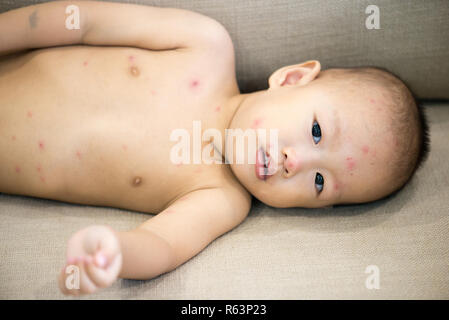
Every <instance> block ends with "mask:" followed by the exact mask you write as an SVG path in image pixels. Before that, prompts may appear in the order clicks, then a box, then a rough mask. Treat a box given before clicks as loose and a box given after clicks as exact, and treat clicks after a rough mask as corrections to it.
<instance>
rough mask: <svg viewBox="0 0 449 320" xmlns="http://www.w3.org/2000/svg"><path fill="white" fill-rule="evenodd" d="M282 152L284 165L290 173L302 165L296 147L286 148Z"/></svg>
mask: <svg viewBox="0 0 449 320" xmlns="http://www.w3.org/2000/svg"><path fill="white" fill-rule="evenodd" d="M282 153H283V154H284V167H285V169H287V171H288V173H294V172H297V171H298V170H299V169H300V167H301V163H300V160H299V158H298V156H297V155H296V152H295V149H293V148H285V149H284V150H283V151H282Z"/></svg>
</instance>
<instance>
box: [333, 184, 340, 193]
mask: <svg viewBox="0 0 449 320" xmlns="http://www.w3.org/2000/svg"><path fill="white" fill-rule="evenodd" d="M338 189H340V185H339V184H338V183H335V184H334V190H335V191H337V190H338Z"/></svg>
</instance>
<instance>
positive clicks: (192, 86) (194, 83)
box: [189, 80, 200, 89]
mask: <svg viewBox="0 0 449 320" xmlns="http://www.w3.org/2000/svg"><path fill="white" fill-rule="evenodd" d="M199 85H200V82H199V81H198V80H192V81H190V85H189V86H190V89H196V88H198V86H199Z"/></svg>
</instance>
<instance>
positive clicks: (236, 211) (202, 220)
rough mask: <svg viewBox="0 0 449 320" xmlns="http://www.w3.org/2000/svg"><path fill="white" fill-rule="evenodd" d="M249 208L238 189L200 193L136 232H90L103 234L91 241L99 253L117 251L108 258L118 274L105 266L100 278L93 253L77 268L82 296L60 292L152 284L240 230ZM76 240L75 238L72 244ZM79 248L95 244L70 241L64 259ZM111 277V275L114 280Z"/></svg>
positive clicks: (161, 214)
mask: <svg viewBox="0 0 449 320" xmlns="http://www.w3.org/2000/svg"><path fill="white" fill-rule="evenodd" d="M250 206H251V198H250V196H249V195H247V194H246V193H241V191H240V190H239V189H237V188H209V189H201V190H196V191H194V192H191V193H189V194H187V195H185V196H183V197H182V198H181V199H179V200H177V201H176V202H174V203H173V204H172V205H170V206H169V207H168V208H167V209H165V210H163V211H162V212H161V213H159V214H158V215H156V216H154V217H153V218H151V219H149V220H148V221H146V222H145V223H143V224H142V225H140V226H139V227H137V228H136V229H134V230H131V231H126V232H115V231H112V230H111V231H112V232H111V233H110V234H108V231H107V230H106V231H103V230H102V229H101V228H99V229H98V231H96V230H93V231H94V233H97V234H98V232H103V233H104V236H101V237H100V236H98V237H96V236H95V234H94V235H93V236H91V237H92V238H98V239H99V241H100V239H101V241H102V242H103V243H105V244H104V245H103V244H100V243H99V244H98V246H99V247H100V250H102V251H104V252H105V251H109V252H114V251H115V254H112V255H109V259H110V260H114V261H118V260H120V262H121V268H117V263H115V262H114V263H113V261H107V262H105V264H109V265H111V267H109V269H111V272H108V270H106V271H107V272H106V273H105V275H104V276H103V275H102V274H101V273H102V272H103V271H102V270H100V269H101V268H97V269H95V268H92V267H91V266H89V263H90V264H91V265H92V260H94V259H95V252H90V254H91V257H89V260H87V259H84V261H81V262H79V261H78V262H77V263H76V264H78V266H79V267H80V269H81V270H88V271H87V274H84V275H82V276H81V278H82V281H81V290H71V291H69V290H67V289H66V288H64V287H61V289H62V291H63V292H64V293H71V294H79V293H92V292H94V291H96V289H98V287H105V286H107V285H110V284H111V283H112V282H113V281H114V280H115V278H116V277H117V275H118V276H119V277H121V278H127V279H151V278H153V277H156V276H158V275H160V274H162V273H165V272H168V271H171V270H173V269H175V268H176V267H178V266H179V265H181V264H183V263H184V262H186V261H187V260H189V259H190V258H192V257H193V256H195V255H196V254H198V253H199V252H200V251H201V250H203V249H204V248H205V247H206V246H207V245H208V244H209V243H210V242H212V241H213V240H214V239H216V238H217V237H219V236H220V235H222V234H224V233H226V232H227V231H229V230H231V229H232V228H234V227H235V226H237V225H238V224H240V223H241V222H242V221H243V220H244V219H245V217H246V216H247V214H248V212H249V209H250ZM81 232H82V231H81ZM112 234H115V237H116V239H117V240H118V241H117V240H115V239H113V235H112ZM76 237H77V236H76V234H75V236H74V238H75V240H76ZM108 238H111V239H108ZM79 241H82V240H79ZM114 241H116V242H118V244H119V246H116V245H115V244H114ZM70 246H72V247H75V248H74V249H72V248H71V247H70ZM83 246H84V247H89V246H94V247H97V245H96V244H88V245H86V244H80V243H77V242H76V241H72V240H71V241H70V242H69V247H68V256H67V259H68V260H72V261H73V259H74V258H76V257H73V256H70V254H69V252H76V251H78V252H81V251H82V250H81V251H80V250H77V249H76V248H80V247H83ZM101 247H104V249H102V248H101ZM115 247H117V248H115ZM118 247H119V248H118ZM117 257H119V259H118V258H117ZM84 258H86V257H84ZM68 264H69V263H68ZM97 273H99V275H97ZM103 273H104V272H103ZM111 273H115V275H114V276H112V275H111ZM65 277H66V274H65V272H62V273H61V278H60V284H62V285H63V284H64V283H65ZM83 277H84V278H85V279H84V281H83ZM102 277H103V278H108V280H106V281H96V278H98V279H100V280H101V279H102Z"/></svg>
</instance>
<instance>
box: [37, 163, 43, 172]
mask: <svg viewBox="0 0 449 320" xmlns="http://www.w3.org/2000/svg"><path fill="white" fill-rule="evenodd" d="M36 170H37V172H41V170H42V167H41V165H40V164H38V165H37V167H36Z"/></svg>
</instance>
